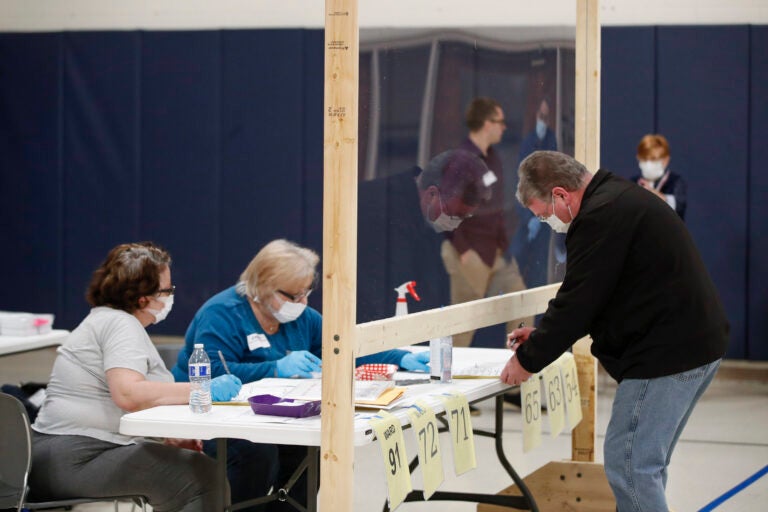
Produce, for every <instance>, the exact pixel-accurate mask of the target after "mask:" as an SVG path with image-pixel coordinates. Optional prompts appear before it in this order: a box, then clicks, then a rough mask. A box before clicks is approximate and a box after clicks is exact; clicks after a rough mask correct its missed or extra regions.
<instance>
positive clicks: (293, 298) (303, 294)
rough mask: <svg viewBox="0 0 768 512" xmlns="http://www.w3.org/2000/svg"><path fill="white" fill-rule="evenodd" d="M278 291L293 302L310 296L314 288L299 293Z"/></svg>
mask: <svg viewBox="0 0 768 512" xmlns="http://www.w3.org/2000/svg"><path fill="white" fill-rule="evenodd" d="M277 293H279V294H280V295H282V296H283V297H285V298H286V299H288V300H290V301H291V302H299V301H300V300H301V299H306V298H308V297H309V294H310V293H312V288H309V289H308V290H304V291H303V292H301V293H297V294H293V293H288V292H284V291H283V290H277Z"/></svg>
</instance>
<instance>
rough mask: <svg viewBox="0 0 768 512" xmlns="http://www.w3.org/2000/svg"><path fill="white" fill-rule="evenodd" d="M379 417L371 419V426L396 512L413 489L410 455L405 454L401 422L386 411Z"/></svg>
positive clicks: (391, 508) (392, 506) (391, 501)
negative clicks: (382, 456)
mask: <svg viewBox="0 0 768 512" xmlns="http://www.w3.org/2000/svg"><path fill="white" fill-rule="evenodd" d="M377 416H379V417H378V418H376V417H374V418H373V419H371V421H370V424H371V426H372V427H373V430H374V432H376V438H377V439H378V441H379V444H380V445H381V453H382V455H384V466H385V472H386V475H387V487H388V488H389V508H390V510H394V509H395V508H396V507H397V506H398V505H400V503H402V502H403V500H404V499H405V497H406V496H407V495H408V493H409V492H411V490H412V489H413V487H412V486H411V472H410V470H409V469H408V455H406V453H405V439H403V429H402V427H401V426H400V420H398V419H397V418H396V417H395V416H392V415H391V414H389V413H387V412H385V411H379V413H378V414H377Z"/></svg>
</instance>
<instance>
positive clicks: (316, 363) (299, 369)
mask: <svg viewBox="0 0 768 512" xmlns="http://www.w3.org/2000/svg"><path fill="white" fill-rule="evenodd" d="M322 364H323V363H322V361H320V358H319V357H317V356H316V355H315V354H313V353H312V352H309V351H307V350H297V351H296V352H291V353H290V354H288V355H287V356H285V357H284V358H282V359H278V360H277V364H276V366H277V376H278V377H282V378H291V377H301V378H302V379H311V378H312V372H319V371H320V367H321V366H322Z"/></svg>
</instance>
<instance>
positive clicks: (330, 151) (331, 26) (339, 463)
mask: <svg viewBox="0 0 768 512" xmlns="http://www.w3.org/2000/svg"><path fill="white" fill-rule="evenodd" d="M359 51H360V49H359V35H358V21H357V0H326V2H325V105H324V108H323V115H324V119H325V127H324V137H323V144H324V171H323V175H324V192H323V276H322V278H323V304H325V305H326V308H325V314H324V315H323V389H322V419H321V425H322V433H321V440H320V475H321V481H322V482H323V485H322V487H321V489H320V510H327V511H331V510H332V511H335V512H351V511H352V508H353V502H354V485H353V482H354V475H353V464H354V455H355V454H354V445H353V441H352V439H353V435H352V434H353V416H354V402H353V379H352V375H353V369H354V353H355V351H356V340H355V332H356V331H355V322H356V319H355V315H356V301H355V297H356V295H357V144H358V142H357V118H358V75H359V69H358V68H359Z"/></svg>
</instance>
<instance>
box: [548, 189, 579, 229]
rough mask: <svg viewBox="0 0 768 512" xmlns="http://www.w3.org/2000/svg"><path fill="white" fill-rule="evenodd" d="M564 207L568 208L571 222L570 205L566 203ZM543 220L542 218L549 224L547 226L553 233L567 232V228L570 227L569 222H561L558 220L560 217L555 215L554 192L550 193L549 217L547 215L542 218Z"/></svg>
mask: <svg viewBox="0 0 768 512" xmlns="http://www.w3.org/2000/svg"><path fill="white" fill-rule="evenodd" d="M566 207H567V208H568V213H569V214H570V216H571V222H573V213H571V207H570V206H568V205H566ZM543 220H544V222H546V223H547V224H549V227H551V228H552V231H554V232H555V233H567V232H568V228H569V227H571V223H570V222H563V221H562V220H560V217H558V216H557V215H555V196H554V194H553V195H552V215H550V216H549V217H547V218H546V219H543Z"/></svg>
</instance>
